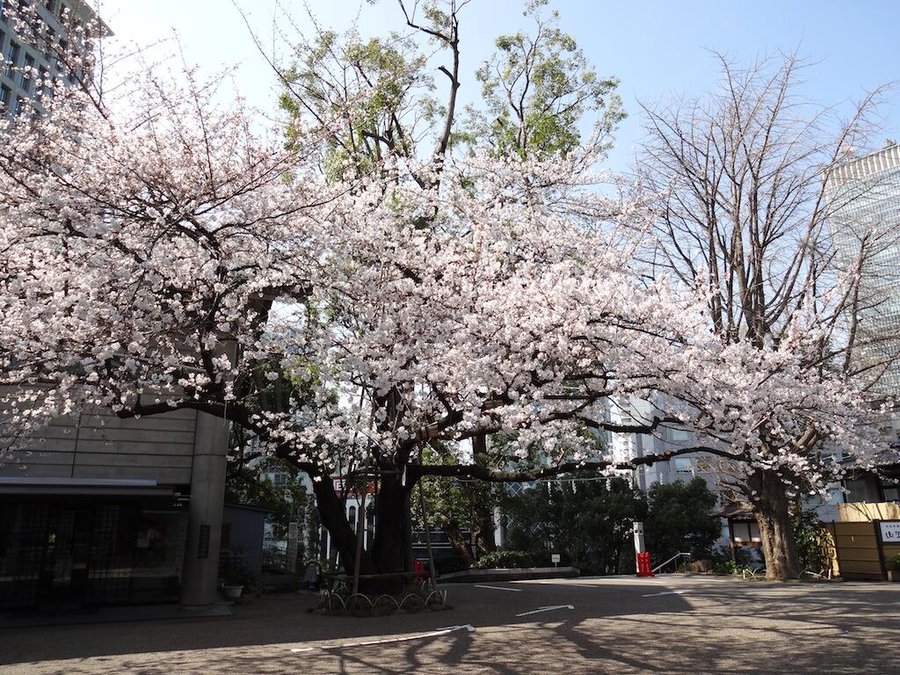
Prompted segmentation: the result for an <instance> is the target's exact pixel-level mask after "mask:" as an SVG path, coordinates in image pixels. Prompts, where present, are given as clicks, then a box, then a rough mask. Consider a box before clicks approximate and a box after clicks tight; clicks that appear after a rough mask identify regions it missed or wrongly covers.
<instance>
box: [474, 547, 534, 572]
mask: <svg viewBox="0 0 900 675" xmlns="http://www.w3.org/2000/svg"><path fill="white" fill-rule="evenodd" d="M533 566H534V559H533V558H532V557H531V554H530V553H526V552H525V551H494V552H492V553H488V554H487V555H485V556H483V557H482V558H481V559H480V560H479V561H478V562H476V563H475V564H474V565H472V567H473V568H474V569H478V570H484V569H492V568H498V567H499V568H510V567H533Z"/></svg>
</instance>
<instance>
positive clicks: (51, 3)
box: [44, 0, 59, 14]
mask: <svg viewBox="0 0 900 675" xmlns="http://www.w3.org/2000/svg"><path fill="white" fill-rule="evenodd" d="M44 7H46V8H47V11H48V12H50V13H51V14H56V10H57V9H58V8H59V0H47V2H45V3H44Z"/></svg>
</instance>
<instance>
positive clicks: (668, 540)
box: [644, 478, 722, 562]
mask: <svg viewBox="0 0 900 675" xmlns="http://www.w3.org/2000/svg"><path fill="white" fill-rule="evenodd" d="M647 501H648V510H647V518H646V519H645V520H644V534H645V536H646V542H647V549H648V550H649V551H650V553H651V554H652V556H653V559H654V561H658V562H662V561H664V560H667V559H668V558H670V557H672V556H673V555H675V554H676V553H679V552H686V553H690V554H691V556H692V557H693V558H695V559H699V558H706V557H709V555H710V551H711V549H712V546H713V544H714V543H715V542H716V540H717V539H718V538H719V535H720V534H721V533H722V525H721V522H720V520H719V518H718V517H717V516H715V515H713V509H714V508H715V506H716V495H715V494H714V493H713V492H712V491H711V490H710V489H709V487H708V486H707V485H706V481H704V480H703V479H702V478H694V479H693V480H692V481H690V482H689V483H683V482H681V481H678V482H676V483H669V484H661V483H659V484H656V485H654V486H653V487H651V488H650V490H649V491H648V492H647Z"/></svg>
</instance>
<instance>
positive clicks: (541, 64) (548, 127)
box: [458, 0, 625, 159]
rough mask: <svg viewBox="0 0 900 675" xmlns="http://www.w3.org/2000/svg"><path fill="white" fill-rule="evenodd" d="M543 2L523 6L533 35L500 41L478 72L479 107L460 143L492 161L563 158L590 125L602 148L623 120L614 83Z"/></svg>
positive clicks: (469, 112) (469, 114)
mask: <svg viewBox="0 0 900 675" xmlns="http://www.w3.org/2000/svg"><path fill="white" fill-rule="evenodd" d="M546 4H547V2H546V0H537V1H533V2H529V3H528V4H527V6H526V9H525V12H524V13H525V15H526V16H530V17H531V18H532V19H533V20H534V24H535V26H534V29H533V31H532V32H531V33H521V32H519V33H514V34H510V35H501V36H500V37H498V38H497V40H496V42H495V45H496V48H497V51H496V52H495V53H494V54H493V56H492V57H491V58H490V60H488V61H486V62H485V63H484V64H483V65H482V66H481V68H479V69H478V71H477V73H476V78H477V80H478V82H479V83H480V84H481V91H482V104H481V105H480V106H478V107H475V106H470V107H468V108H467V111H466V112H467V118H466V120H465V124H464V125H463V129H462V130H460V132H459V134H458V138H459V140H461V141H463V142H465V143H467V144H468V145H470V146H473V147H482V146H487V147H489V148H490V149H491V151H492V152H493V153H494V154H496V155H497V156H505V155H510V154H516V155H519V156H520V157H521V158H523V159H524V158H525V157H526V156H529V155H532V156H533V155H538V156H544V157H546V156H552V155H561V156H565V155H566V154H568V153H569V152H570V151H571V150H572V149H574V148H575V147H577V146H578V145H579V144H580V143H581V142H582V138H581V131H580V125H581V123H582V122H583V121H585V120H587V119H591V118H592V121H593V124H594V129H593V131H594V134H595V141H596V142H597V143H598V144H601V145H602V144H605V143H608V141H609V138H610V134H611V133H612V131H613V130H614V129H615V127H616V125H617V124H618V123H619V122H620V121H621V120H622V119H623V118H624V117H625V113H624V112H623V110H622V105H621V100H620V99H619V97H618V96H617V95H616V94H615V89H616V87H617V86H618V83H619V82H618V80H617V79H616V78H612V77H608V78H603V77H600V76H599V75H598V74H597V71H596V69H595V68H594V67H593V65H592V64H591V63H590V62H589V61H588V60H587V58H586V57H585V56H584V53H583V52H582V51H581V49H579V48H578V44H577V43H576V41H575V39H574V38H573V37H572V36H571V35H568V34H567V33H565V32H563V31H562V30H561V29H560V27H559V14H558V12H556V11H553V12H551V13H550V15H549V16H545V15H544V14H543V13H542V11H541V10H542V8H543V7H545V6H546Z"/></svg>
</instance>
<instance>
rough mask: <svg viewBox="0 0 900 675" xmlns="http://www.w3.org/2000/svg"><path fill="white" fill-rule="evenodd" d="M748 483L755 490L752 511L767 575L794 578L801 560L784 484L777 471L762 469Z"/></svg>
mask: <svg viewBox="0 0 900 675" xmlns="http://www.w3.org/2000/svg"><path fill="white" fill-rule="evenodd" d="M749 484H750V486H751V487H752V488H753V489H754V490H756V495H755V497H754V499H753V514H754V515H755V516H756V522H757V524H758V525H759V535H760V538H761V539H762V550H763V555H764V556H765V558H766V579H772V580H777V581H786V580H787V579H796V578H797V577H798V575H799V574H800V563H799V559H798V556H797V547H796V543H795V542H794V533H793V531H792V530H791V518H790V500H789V499H788V496H787V486H786V485H785V483H784V481H783V480H782V479H781V477H780V476H779V475H778V474H777V473H776V472H774V471H771V470H763V469H757V470H756V471H755V472H754V473H753V474H752V476H751V477H750V480H749Z"/></svg>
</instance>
